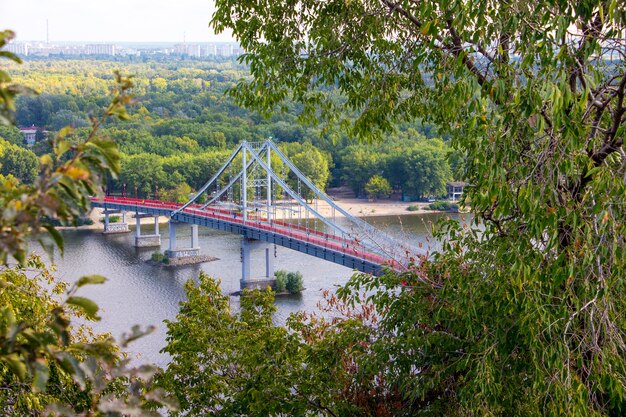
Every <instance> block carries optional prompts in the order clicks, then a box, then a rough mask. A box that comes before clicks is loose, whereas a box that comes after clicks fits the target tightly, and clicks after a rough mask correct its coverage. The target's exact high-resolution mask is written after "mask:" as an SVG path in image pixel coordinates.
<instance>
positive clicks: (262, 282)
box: [239, 236, 276, 290]
mask: <svg viewBox="0 0 626 417" xmlns="http://www.w3.org/2000/svg"><path fill="white" fill-rule="evenodd" d="M253 252H262V253H263V255H265V271H264V272H265V276H264V277H259V278H252V275H251V272H250V271H251V269H252V253H253ZM275 281H276V279H275V278H274V248H273V245H272V244H271V243H267V242H263V241H260V240H256V239H250V238H248V237H245V236H244V237H242V238H241V281H240V282H239V284H240V287H241V289H242V290H243V289H245V288H265V287H267V286H268V285H270V286H271V285H273V284H274V282H275Z"/></svg>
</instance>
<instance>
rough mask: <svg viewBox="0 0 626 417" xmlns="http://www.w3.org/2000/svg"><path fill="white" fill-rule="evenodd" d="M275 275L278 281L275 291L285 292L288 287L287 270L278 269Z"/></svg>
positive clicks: (275, 284)
mask: <svg viewBox="0 0 626 417" xmlns="http://www.w3.org/2000/svg"><path fill="white" fill-rule="evenodd" d="M274 276H275V277H276V282H275V283H274V291H276V292H285V290H286V289H287V271H283V270H280V271H276V273H275V274H274Z"/></svg>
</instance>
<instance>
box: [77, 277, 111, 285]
mask: <svg viewBox="0 0 626 417" xmlns="http://www.w3.org/2000/svg"><path fill="white" fill-rule="evenodd" d="M106 280H107V279H106V278H105V277H103V276H102V275H87V276H84V277H80V279H79V280H78V281H76V287H78V288H80V287H82V286H83V285H91V284H104V283H105V282H106Z"/></svg>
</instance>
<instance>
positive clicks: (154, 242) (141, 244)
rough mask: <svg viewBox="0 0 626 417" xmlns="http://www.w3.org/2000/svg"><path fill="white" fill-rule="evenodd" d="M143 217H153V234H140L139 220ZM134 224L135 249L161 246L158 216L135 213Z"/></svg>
mask: <svg viewBox="0 0 626 417" xmlns="http://www.w3.org/2000/svg"><path fill="white" fill-rule="evenodd" d="M144 217H154V234H152V235H142V234H141V219H142V218H144ZM135 224H136V229H135V247H137V248H148V247H153V246H161V235H160V234H159V216H154V215H153V214H139V213H135Z"/></svg>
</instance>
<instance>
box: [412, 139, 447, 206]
mask: <svg viewBox="0 0 626 417" xmlns="http://www.w3.org/2000/svg"><path fill="white" fill-rule="evenodd" d="M437 142H439V141H437ZM400 159H401V161H402V170H401V172H402V173H403V174H404V178H405V180H404V183H403V184H402V191H403V192H404V193H406V194H409V195H412V196H415V197H423V196H425V195H435V196H440V195H443V194H445V192H446V182H448V181H450V180H451V179H452V173H451V170H450V165H449V164H448V160H447V154H446V151H445V150H444V149H443V144H442V143H441V142H439V146H437V145H436V144H431V143H430V142H429V143H421V142H420V143H418V144H416V145H414V146H411V147H409V148H408V149H405V150H404V152H403V153H402V155H401V156H400Z"/></svg>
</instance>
